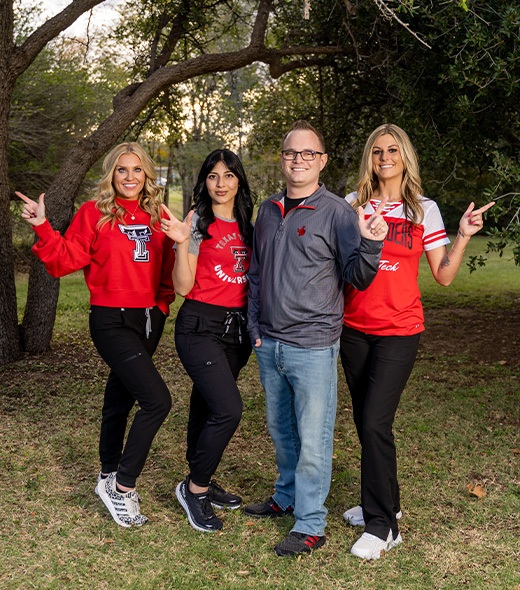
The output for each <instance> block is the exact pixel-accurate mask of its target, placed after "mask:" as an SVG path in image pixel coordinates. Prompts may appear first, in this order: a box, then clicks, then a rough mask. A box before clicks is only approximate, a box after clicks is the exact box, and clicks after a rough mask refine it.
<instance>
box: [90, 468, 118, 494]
mask: <svg viewBox="0 0 520 590" xmlns="http://www.w3.org/2000/svg"><path fill="white" fill-rule="evenodd" d="M112 473H115V471H113V472H112ZM109 475H110V474H109ZM107 477H108V475H107ZM104 479H106V477H101V471H100V472H99V473H98V476H97V482H96V487H95V488H94V492H95V493H96V494H97V495H98V496H99V492H98V484H99V482H100V481H102V480H104Z"/></svg>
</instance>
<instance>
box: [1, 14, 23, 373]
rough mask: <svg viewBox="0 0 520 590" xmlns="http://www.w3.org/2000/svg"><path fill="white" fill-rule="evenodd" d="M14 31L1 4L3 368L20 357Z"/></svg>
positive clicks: (9, 17)
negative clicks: (11, 163) (12, 121)
mask: <svg viewBox="0 0 520 590" xmlns="http://www.w3.org/2000/svg"><path fill="white" fill-rule="evenodd" d="M12 31H13V10H12V5H11V4H10V3H7V2H2V3H1V5H0V80H1V83H0V365H4V364H7V363H10V362H12V361H15V360H16V359H18V358H20V356H21V350H20V338H19V334H18V311H17V305H16V287H15V282H14V249H13V230H12V227H11V212H10V195H9V177H8V172H7V142H8V134H9V112H10V109H11V96H12V94H13V87H14V80H15V76H14V75H13V73H12V72H11V69H10V67H9V65H10V57H11V55H12V51H13V45H12V37H13V34H12Z"/></svg>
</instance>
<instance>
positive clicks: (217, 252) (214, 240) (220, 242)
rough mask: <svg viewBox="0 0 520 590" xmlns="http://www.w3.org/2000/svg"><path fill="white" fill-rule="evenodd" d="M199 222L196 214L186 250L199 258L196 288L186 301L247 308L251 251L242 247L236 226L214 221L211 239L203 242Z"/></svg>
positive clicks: (236, 224) (242, 239)
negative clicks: (198, 226)
mask: <svg viewBox="0 0 520 590" xmlns="http://www.w3.org/2000/svg"><path fill="white" fill-rule="evenodd" d="M198 218H199V217H198V215H197V214H195V215H194V216H193V218H192V225H191V238H190V246H189V252H190V253H191V254H194V255H195V256H198V258H197V270H196V272H195V284H194V285H193V289H192V290H191V291H190V292H189V293H188V295H186V299H194V300H196V301H201V302H203V303H210V304H211V305H220V306H222V307H233V308H243V307H246V305H247V288H248V278H247V272H248V270H249V262H250V260H251V248H250V247H249V246H246V245H245V243H244V238H243V237H242V236H241V234H240V229H239V227H238V222H237V221H236V220H232V221H228V220H226V219H220V218H219V217H215V221H214V222H213V223H212V224H211V225H210V226H209V228H208V233H209V234H210V235H211V238H210V239H208V240H203V239H202V236H201V234H200V233H199V232H198V231H197V228H196V223H197V220H198Z"/></svg>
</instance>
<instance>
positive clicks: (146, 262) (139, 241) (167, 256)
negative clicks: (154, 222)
mask: <svg viewBox="0 0 520 590" xmlns="http://www.w3.org/2000/svg"><path fill="white" fill-rule="evenodd" d="M118 203H121V204H122V205H123V206H124V205H125V201H124V200H120V199H118ZM100 217H101V212H100V211H99V209H98V208H97V207H96V201H88V202H87V203H84V204H83V205H82V206H81V207H80V208H79V210H78V212H77V213H76V215H75V216H74V218H73V219H72V222H71V224H70V226H69V228H68V229H67V231H66V232H65V235H64V236H62V235H61V234H60V233H59V232H57V231H54V230H53V229H52V227H51V225H50V223H49V222H48V221H45V223H42V224H41V225H38V226H36V227H34V231H35V232H36V234H37V236H38V237H39V238H40V239H39V241H38V242H36V244H35V245H34V246H33V249H32V250H33V252H34V254H36V256H38V258H39V259H40V260H41V261H42V262H43V263H44V265H45V268H46V269H47V271H48V272H49V274H51V275H52V276H53V277H62V276H64V275H67V274H69V273H72V272H75V271H77V270H80V269H83V273H84V275H85V282H86V283H87V287H88V289H89V291H90V303H91V305H100V306H103V307H153V306H155V305H157V306H158V307H159V308H160V309H161V310H162V311H163V312H164V313H165V314H168V313H169V305H170V303H171V302H172V301H173V300H174V299H175V292H174V290H173V282H172V270H173V263H174V261H175V253H174V250H173V242H172V241H171V240H170V239H169V238H168V237H167V236H166V235H165V234H164V233H163V232H161V231H160V230H152V229H151V228H150V225H149V224H150V215H149V214H148V213H145V212H144V211H142V210H141V209H140V208H138V209H137V211H136V212H135V220H130V219H129V215H126V216H125V221H131V223H128V224H127V225H124V224H122V223H121V222H116V223H115V224H114V226H113V227H112V225H111V224H110V223H106V224H105V225H104V226H103V227H102V228H101V229H98V228H97V222H98V220H99V219H100Z"/></svg>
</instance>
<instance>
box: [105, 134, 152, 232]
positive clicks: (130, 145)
mask: <svg viewBox="0 0 520 590" xmlns="http://www.w3.org/2000/svg"><path fill="white" fill-rule="evenodd" d="M123 154H135V155H136V156H137V157H138V158H139V160H141V164H142V166H143V171H144V173H145V177H146V178H145V182H144V187H143V190H142V192H141V194H140V195H139V207H140V208H141V209H142V210H143V211H146V212H147V213H149V214H150V217H151V219H150V227H151V228H152V229H154V228H156V226H158V225H159V224H160V222H161V202H162V198H161V197H162V191H163V189H162V187H160V186H159V185H158V184H157V183H156V182H155V181H156V180H157V175H156V174H155V165H154V162H153V160H152V159H151V158H150V156H149V155H148V154H147V153H146V152H145V150H144V149H143V148H142V147H141V146H140V145H139V144H138V143H136V142H133V141H127V142H124V143H120V144H119V145H116V147H114V148H112V150H110V152H109V153H108V154H107V155H106V157H105V159H104V160H103V174H102V176H101V179H100V180H99V182H98V184H97V195H96V200H97V203H96V206H97V208H98V209H99V210H100V211H101V213H102V217H101V218H100V220H99V221H98V228H101V227H103V226H104V225H105V224H106V223H110V224H111V225H112V226H114V224H115V223H116V221H118V222H120V223H123V224H125V221H124V214H125V213H126V212H127V210H126V209H125V208H124V207H121V206H120V205H118V203H117V202H116V197H117V195H116V191H115V190H114V185H113V182H112V180H113V178H114V171H115V169H116V168H117V163H118V161H119V158H120V157H121V156H122V155H123Z"/></svg>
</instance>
